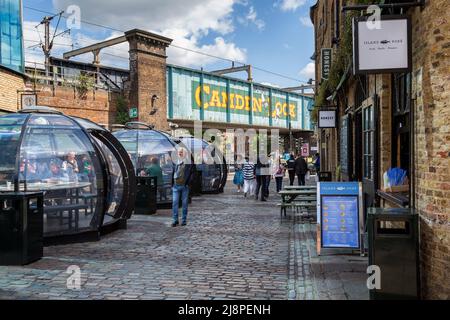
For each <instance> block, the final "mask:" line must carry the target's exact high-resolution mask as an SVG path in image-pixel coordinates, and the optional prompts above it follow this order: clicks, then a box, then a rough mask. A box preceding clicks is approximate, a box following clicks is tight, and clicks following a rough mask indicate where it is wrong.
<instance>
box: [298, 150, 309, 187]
mask: <svg viewBox="0 0 450 320" xmlns="http://www.w3.org/2000/svg"><path fill="white" fill-rule="evenodd" d="M307 172H308V164H307V163H306V161H305V159H304V158H303V157H302V156H301V155H299V156H298V158H297V159H296V160H295V173H296V174H297V178H298V185H299V186H304V185H305V176H306V173H307Z"/></svg>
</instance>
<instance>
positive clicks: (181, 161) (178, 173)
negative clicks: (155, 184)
mask: <svg viewBox="0 0 450 320" xmlns="http://www.w3.org/2000/svg"><path fill="white" fill-rule="evenodd" d="M193 176H194V165H193V164H192V162H191V161H190V160H189V159H188V157H187V151H186V149H184V148H179V149H178V159H177V161H176V162H174V164H173V180H172V199H173V200H172V216H173V222H172V227H176V226H178V224H179V222H178V206H179V203H180V198H181V202H182V206H183V215H182V220H181V225H182V226H185V225H186V223H187V221H186V220H187V214H188V202H189V185H190V183H191V180H192V179H193Z"/></svg>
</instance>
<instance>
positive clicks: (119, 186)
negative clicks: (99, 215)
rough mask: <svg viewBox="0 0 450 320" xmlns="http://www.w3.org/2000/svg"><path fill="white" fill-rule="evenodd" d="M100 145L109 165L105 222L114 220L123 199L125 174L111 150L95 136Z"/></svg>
mask: <svg viewBox="0 0 450 320" xmlns="http://www.w3.org/2000/svg"><path fill="white" fill-rule="evenodd" d="M94 139H95V141H96V142H97V143H98V145H99V146H100V149H101V150H102V152H103V154H104V155H105V159H106V162H107V165H108V174H109V190H108V195H107V199H106V200H107V206H106V214H105V217H104V220H103V224H106V223H108V222H111V221H113V220H114V218H113V217H114V215H115V214H116V212H117V209H118V208H119V205H120V203H121V202H122V199H123V175H122V170H121V169H120V164H119V162H118V161H117V159H116V157H115V156H114V154H113V153H112V152H111V150H110V149H109V148H108V147H107V146H106V145H105V144H104V143H103V142H101V141H100V140H99V139H97V138H94Z"/></svg>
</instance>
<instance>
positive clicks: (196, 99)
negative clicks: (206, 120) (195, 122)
mask: <svg viewBox="0 0 450 320" xmlns="http://www.w3.org/2000/svg"><path fill="white" fill-rule="evenodd" d="M200 91H201V88H200V86H198V87H197V89H196V90H195V102H196V103H197V106H199V107H200V106H201V105H202V102H201V101H200Z"/></svg>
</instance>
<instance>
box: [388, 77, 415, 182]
mask: <svg viewBox="0 0 450 320" xmlns="http://www.w3.org/2000/svg"><path fill="white" fill-rule="evenodd" d="M392 90H393V91H392V92H393V94H392V100H393V101H392V105H393V108H392V167H394V168H395V167H398V168H402V169H403V170H406V171H407V172H408V175H409V166H410V164H409V158H410V145H409V144H410V108H411V74H410V73H406V74H396V75H393V77H392Z"/></svg>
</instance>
